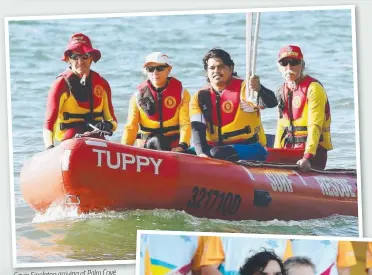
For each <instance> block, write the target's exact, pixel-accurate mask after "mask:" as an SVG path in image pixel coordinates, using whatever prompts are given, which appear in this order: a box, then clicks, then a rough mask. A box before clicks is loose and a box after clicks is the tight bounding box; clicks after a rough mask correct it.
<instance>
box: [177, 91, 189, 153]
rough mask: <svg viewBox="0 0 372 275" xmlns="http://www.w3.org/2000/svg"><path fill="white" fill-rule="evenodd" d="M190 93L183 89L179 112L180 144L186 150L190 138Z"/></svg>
mask: <svg viewBox="0 0 372 275" xmlns="http://www.w3.org/2000/svg"><path fill="white" fill-rule="evenodd" d="M189 105H190V93H189V92H188V91H187V90H186V89H185V90H184V91H183V98H182V103H181V106H180V112H179V124H180V142H179V143H180V144H179V147H181V148H182V149H183V150H186V149H187V148H188V147H189V146H190V138H191V124H190V113H189V110H190V107H189Z"/></svg>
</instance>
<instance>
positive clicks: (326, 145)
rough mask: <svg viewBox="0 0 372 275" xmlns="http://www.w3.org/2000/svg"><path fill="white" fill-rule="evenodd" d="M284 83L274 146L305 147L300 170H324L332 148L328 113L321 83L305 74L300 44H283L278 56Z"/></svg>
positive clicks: (328, 108)
mask: <svg viewBox="0 0 372 275" xmlns="http://www.w3.org/2000/svg"><path fill="white" fill-rule="evenodd" d="M278 67H279V71H280V72H281V73H282V75H283V77H284V79H285V83H284V84H283V85H281V87H280V88H279V90H278V93H277V98H278V102H279V103H278V107H279V120H278V125H277V131H276V135H275V142H274V147H275V148H291V149H302V150H304V155H303V158H302V159H300V160H299V161H298V162H297V164H299V166H300V169H302V170H305V171H306V170H308V169H309V168H310V166H313V167H314V168H318V169H324V168H325V166H326V163H327V151H329V150H332V148H333V147H332V142H331V133H330V125H331V112H330V106H329V102H328V98H327V94H326V92H325V90H324V88H323V86H322V84H321V83H320V82H319V81H318V80H316V79H315V78H312V77H311V76H309V75H306V74H305V73H304V68H305V61H304V58H303V54H302V52H301V49H300V47H298V46H293V45H289V46H285V47H283V48H281V49H280V51H279V57H278Z"/></svg>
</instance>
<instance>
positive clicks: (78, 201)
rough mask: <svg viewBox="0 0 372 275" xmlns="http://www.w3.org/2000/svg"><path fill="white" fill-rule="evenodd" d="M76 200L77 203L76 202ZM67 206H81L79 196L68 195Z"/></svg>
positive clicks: (66, 198)
mask: <svg viewBox="0 0 372 275" xmlns="http://www.w3.org/2000/svg"><path fill="white" fill-rule="evenodd" d="M74 200H75V201H76V202H74ZM65 204H67V205H79V204H80V199H79V197H78V196H75V195H66V197H65Z"/></svg>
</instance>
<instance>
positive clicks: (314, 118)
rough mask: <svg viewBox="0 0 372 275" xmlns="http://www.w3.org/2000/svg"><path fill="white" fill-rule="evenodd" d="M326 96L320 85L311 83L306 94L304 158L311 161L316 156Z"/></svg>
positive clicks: (323, 118)
mask: <svg viewBox="0 0 372 275" xmlns="http://www.w3.org/2000/svg"><path fill="white" fill-rule="evenodd" d="M326 103H327V95H326V93H325V91H324V88H323V87H322V85H320V84H319V83H318V82H313V83H311V84H310V86H309V91H308V94H307V105H308V122H307V132H308V135H307V141H306V148H305V153H304V158H306V159H311V158H312V157H313V156H315V154H316V150H317V148H318V144H319V139H320V135H321V133H322V127H323V123H324V120H325V106H326Z"/></svg>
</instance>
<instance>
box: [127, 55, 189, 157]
mask: <svg viewBox="0 0 372 275" xmlns="http://www.w3.org/2000/svg"><path fill="white" fill-rule="evenodd" d="M143 67H144V68H145V70H146V72H147V77H148V79H147V80H146V81H144V82H142V83H141V84H140V85H138V87H137V91H136V92H135V93H134V95H133V96H132V98H131V99H130V102H129V111H128V118H127V123H126V125H125V127H124V132H123V136H122V139H121V143H122V144H125V145H134V143H135V142H136V139H137V138H138V139H139V140H140V143H142V144H141V146H144V147H145V148H148V149H154V150H164V151H170V150H171V151H174V152H184V151H185V150H187V148H188V147H189V145H190V137H191V126H190V118H189V103H190V94H189V92H188V91H187V90H186V89H184V87H183V86H182V83H181V82H180V81H179V80H178V79H176V78H174V77H170V76H169V74H170V72H171V70H172V66H171V63H170V61H169V57H168V56H167V55H166V54H164V53H161V52H153V53H151V54H149V55H148V56H147V57H146V61H145V63H144V65H143Z"/></svg>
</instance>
